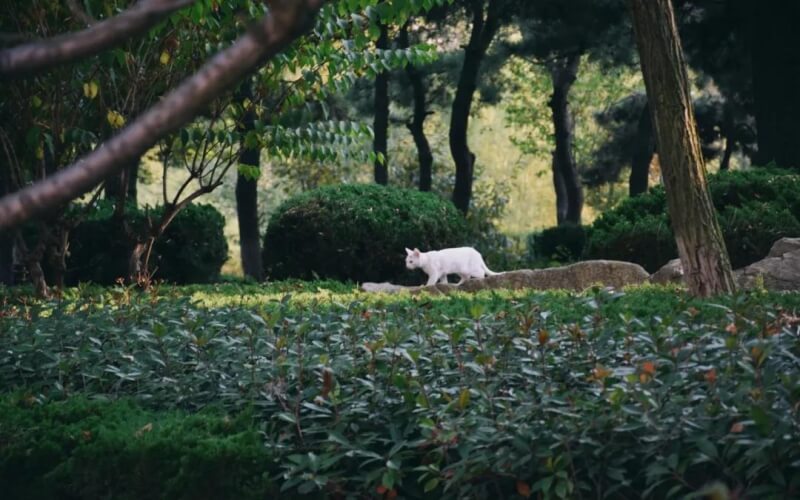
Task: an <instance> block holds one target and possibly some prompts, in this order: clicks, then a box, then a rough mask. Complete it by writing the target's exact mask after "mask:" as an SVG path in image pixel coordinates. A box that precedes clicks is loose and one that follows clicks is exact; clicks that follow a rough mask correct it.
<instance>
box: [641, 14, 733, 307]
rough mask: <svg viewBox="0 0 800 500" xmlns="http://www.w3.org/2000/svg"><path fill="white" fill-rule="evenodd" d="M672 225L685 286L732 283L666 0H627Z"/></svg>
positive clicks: (726, 288)
mask: <svg viewBox="0 0 800 500" xmlns="http://www.w3.org/2000/svg"><path fill="white" fill-rule="evenodd" d="M629 4H630V8H631V13H632V17H633V26H634V32H635V34H636V42H637V46H638V49H639V59H640V61H641V66H642V74H643V76H644V81H645V87H646V88H647V97H648V102H649V103H650V111H651V113H652V122H653V128H654V130H655V137H656V144H657V150H658V155H659V160H660V162H661V172H662V175H663V178H664V187H665V189H666V192H667V205H668V207H669V214H670V219H671V220H672V229H673V232H674V233H675V240H676V242H677V245H678V253H679V255H680V258H681V264H682V265H683V269H684V275H685V277H686V281H687V283H688V285H689V290H690V292H691V293H692V294H694V295H697V296H703V297H705V296H711V295H715V294H719V293H731V292H733V291H734V289H735V284H734V280H733V272H732V270H731V264H730V260H729V259H728V252H727V250H726V249H725V241H724V240H723V239H722V232H721V231H720V228H719V224H718V222H717V215H716V212H715V210H714V205H712V203H711V196H710V195H709V192H708V184H707V183H706V170H705V166H704V164H703V155H702V153H701V150H700V139H699V137H698V136H697V126H696V123H695V120H694V111H693V109H692V100H691V95H690V93H689V79H688V77H687V74H686V63H685V62H684V56H683V50H682V48H681V44H680V39H679V37H678V28H677V25H676V22H675V16H674V12H673V10H672V2H671V1H670V0H629Z"/></svg>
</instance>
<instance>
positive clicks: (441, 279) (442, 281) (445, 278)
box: [439, 274, 448, 285]
mask: <svg viewBox="0 0 800 500" xmlns="http://www.w3.org/2000/svg"><path fill="white" fill-rule="evenodd" d="M447 283H448V281H447V275H446V274H443V275H442V277H441V278H439V284H441V285H446V284H447Z"/></svg>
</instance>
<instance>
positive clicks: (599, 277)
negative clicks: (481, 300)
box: [361, 260, 650, 293]
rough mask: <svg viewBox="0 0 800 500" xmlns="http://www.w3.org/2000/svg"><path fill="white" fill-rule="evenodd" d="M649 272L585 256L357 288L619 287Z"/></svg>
mask: <svg viewBox="0 0 800 500" xmlns="http://www.w3.org/2000/svg"><path fill="white" fill-rule="evenodd" d="M649 277H650V275H649V274H648V273H647V271H645V270H644V268H642V267H641V266H640V265H638V264H633V263H630V262H621V261H614V260H588V261H584V262H578V263H576V264H571V265H569V266H564V267H553V268H549V269H521V270H518V271H508V272H505V273H501V274H498V275H496V276H488V277H486V278H484V279H473V280H468V281H466V282H464V283H463V284H462V285H461V286H456V285H455V284H452V285H438V284H437V285H432V286H414V287H403V286H399V285H392V284H391V283H364V284H362V285H361V288H362V289H363V290H365V291H368V292H376V291H381V292H388V293H394V292H397V291H401V290H406V291H409V292H411V293H418V292H421V291H425V292H429V293H449V292H452V291H465V292H477V291H479V290H491V289H512V290H517V289H522V288H533V289H538V290H547V289H567V290H575V291H581V290H585V289H586V288H589V287H591V286H593V285H601V286H610V287H614V288H621V287H623V286H626V285H636V284H641V283H645V282H647V280H648V279H649Z"/></svg>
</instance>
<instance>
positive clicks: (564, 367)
mask: <svg viewBox="0 0 800 500" xmlns="http://www.w3.org/2000/svg"><path fill="white" fill-rule="evenodd" d="M253 297H255V299H253ZM248 299H249V300H248ZM2 303H3V306H2V316H3V317H2V319H0V321H1V323H0V325H2V329H0V342H2V345H3V350H2V352H1V353H0V384H2V387H3V388H4V390H5V391H6V393H7V395H6V396H5V398H4V399H3V402H2V404H0V412H1V413H2V414H3V415H4V418H3V419H2V421H3V422H5V423H4V424H2V425H0V441H1V442H3V443H4V446H3V447H2V449H0V468H2V471H0V478H2V481H3V482H4V485H3V486H4V487H5V488H14V487H16V488H20V487H21V486H20V485H21V484H22V481H23V477H26V478H27V479H25V481H27V483H26V484H28V483H30V484H38V485H43V484H51V483H52V480H53V478H59V477H66V476H64V474H67V475H68V476H69V477H74V478H76V479H75V480H74V481H72V482H70V481H67V482H60V483H58V484H60V486H59V487H60V488H62V489H61V490H59V491H58V492H57V493H58V494H59V495H61V496H62V497H68V496H81V495H82V494H83V495H85V494H86V493H85V492H87V491H88V492H95V491H103V492H113V491H114V485H113V484H112V485H109V484H107V482H106V483H102V484H101V482H102V481H103V479H102V476H100V475H97V474H92V473H91V470H93V469H94V468H95V467H96V466H97V465H98V464H101V463H104V464H106V465H107V467H108V468H106V469H103V470H112V471H113V473H112V476H115V475H116V476H118V477H119V482H118V484H119V485H128V486H126V487H128V488H130V491H149V490H147V489H146V488H147V487H148V485H151V484H152V482H148V481H152V478H150V479H148V478H147V477H146V474H141V473H140V472H141V471H142V470H149V469H148V467H157V465H155V464H157V463H158V461H159V460H162V459H161V458H159V454H158V452H156V451H155V450H158V449H159V448H158V446H155V445H153V446H154V447H153V448H149V447H148V446H150V445H148V444H147V443H150V442H151V441H145V442H144V444H142V443H140V442H139V441H136V440H137V439H141V437H142V435H143V434H147V436H146V437H145V438H144V439H146V440H147V439H152V443H158V442H160V441H161V440H171V441H173V442H175V443H176V444H175V446H174V447H173V448H170V449H169V450H168V451H169V453H172V455H169V453H167V456H180V455H181V453H180V452H181V449H182V448H183V447H185V448H186V449H192V450H203V449H207V450H216V451H213V452H212V451H208V452H201V451H197V452H196V453H195V454H194V455H192V454H187V455H186V456H187V457H189V458H185V459H183V458H182V459H176V460H183V462H181V463H182V464H183V466H185V467H191V465H192V462H191V461H194V460H195V458H192V457H194V456H195V455H202V456H203V457H205V458H204V460H205V461H204V462H202V463H203V464H205V465H203V467H211V468H213V465H209V464H215V463H217V462H219V463H228V462H226V460H232V459H231V456H235V457H238V459H237V460H239V462H236V463H241V464H242V465H241V467H239V468H238V469H237V471H238V472H230V474H231V476H230V478H229V479H230V481H229V483H228V484H230V485H231V486H230V488H229V489H228V490H226V491H225V492H221V493H218V495H217V498H220V497H226V496H228V495H230V496H229V497H235V496H236V495H239V497H248V496H250V495H255V496H257V495H258V494H261V495H262V496H265V495H274V494H276V492H278V493H280V494H282V495H285V496H291V497H298V496H303V495H307V496H309V497H319V496H321V495H324V496H329V497H333V498H346V497H350V498H363V497H376V496H377V497H383V498H393V497H395V496H399V497H405V498H420V497H428V498H464V497H467V498H483V497H486V496H489V495H494V496H497V497H514V496H517V497H529V496H532V497H538V496H541V497H542V498H579V497H589V496H591V497H598V498H599V497H605V498H636V497H641V496H648V497H655V498H667V497H674V496H678V495H684V494H691V493H696V492H698V491H701V490H702V489H703V488H705V487H707V486H708V485H709V484H711V485H714V484H716V485H717V486H718V487H721V485H725V487H727V488H729V489H730V491H731V492H732V494H735V495H740V496H748V497H751V498H756V497H758V498H765V497H772V498H792V497H796V496H797V494H798V491H800V490H798V488H800V446H799V445H798V444H797V443H799V442H800V432H799V431H800V418H799V416H798V411H799V410H800V337H799V336H798V325H800V318H798V317H797V314H796V311H797V310H798V309H800V295H798V294H780V295H779V294H770V293H766V292H753V293H749V294H743V295H739V296H735V297H723V298H719V299H713V300H706V301H703V300H699V299H693V298H690V297H688V296H687V295H686V294H685V293H684V292H682V291H680V290H677V289H674V288H660V287H643V288H638V289H631V290H626V291H623V292H612V291H608V290H603V289H599V288H598V289H593V290H589V291H587V292H586V293H584V294H571V293H566V292H547V293H544V292H532V291H527V292H482V293H480V294H476V295H467V294H458V295H454V296H448V297H434V296H426V295H423V296H414V297H412V296H406V295H398V296H381V295H366V294H363V293H359V292H357V291H356V290H355V288H354V287H352V286H348V285H342V284H338V283H335V282H320V283H298V282H290V283H277V284H271V285H268V286H266V287H259V286H257V285H242V284H233V283H229V284H220V285H216V286H214V287H199V286H196V287H185V288H161V289H157V290H154V291H152V292H150V293H140V292H138V291H135V290H134V289H128V288H123V287H117V288H113V289H100V288H90V287H87V288H84V289H81V290H71V291H69V293H68V294H67V295H66V298H64V299H63V300H62V301H60V302H41V301H36V300H30V299H27V298H26V297H25V296H24V295H11V294H7V293H6V294H5V299H4V300H3V301H2ZM195 412H200V413H199V414H198V415H196V416H189V415H188V413H195ZM127 414H130V415H131V416H130V418H128V417H123V415H127ZM187 419H189V420H187ZM191 419H198V420H191ZM184 421H186V422H189V423H183V422H184ZM226 421H228V422H231V423H229V424H225V422H226ZM191 422H194V423H195V424H192V423H191ZM197 422H206V423H203V424H198V423H197ZM193 425H197V426H200V427H202V428H203V429H207V430H206V431H203V432H199V433H198V432H195V431H194V430H193ZM226 426H227V427H226ZM45 427H47V428H49V429H53V430H52V431H48V432H49V433H45V434H44V435H42V433H38V432H36V431H35V429H43V428H45ZM62 427H63V428H62ZM31 429H34V430H31ZM142 429H145V430H142ZM215 429H216V430H215ZM83 431H89V432H90V435H91V436H93V438H92V439H89V440H86V439H84V438H82V436H83V434H82V432H83ZM137 433H138V436H139V437H137ZM192 433H195V434H197V436H196V439H195V438H192V436H191V434H192ZM42 436H44V437H42ZM114 436H116V437H114ZM125 436H128V440H129V441H131V443H127V444H125V445H124V446H122V445H121V444H119V443H122V442H125V441H126V440H125V439H123V438H124V437H125ZM167 436H171V437H170V438H167ZM254 436H257V438H256V437H254ZM94 437H96V439H94ZM54 443H55V444H54ZM113 443H117V444H118V445H119V446H120V447H121V448H120V449H123V450H124V453H122V455H121V456H122V457H127V458H120V459H119V460H120V462H113V461H111V462H109V460H111V459H110V458H109V455H110V452H109V450H110V449H112V444H113ZM137 443H139V444H137ZM226 443H227V444H226ZM254 443H256V444H258V445H259V446H254ZM239 448H241V450H242V453H241V455H239V452H238V451H237V450H239ZM54 449H55V450H56V451H53V450H54ZM47 450H50V451H49V452H47ZM170 450H171V451H170ZM225 450H228V451H227V452H226V451H225ZM31 453H33V454H34V456H39V455H37V453H40V454H42V456H51V457H56V458H57V460H56V459H54V460H53V461H51V462H44V463H46V464H48V465H47V466H41V467H40V468H39V469H35V468H28V469H26V470H27V471H28V472H27V474H28V475H27V476H26V475H25V474H22V473H18V472H14V471H19V469H13V468H12V467H13V464H30V463H31V462H30V461H28V462H25V461H24V460H23V461H22V462H21V461H20V460H21V457H24V456H26V454H27V456H31ZM48 453H49V455H48ZM165 453H166V452H165ZM124 460H129V461H130V463H135V464H137V466H136V467H133V466H123V465H120V464H123V463H124ZM187 460H188V461H187ZM253 462H256V463H258V464H260V466H258V467H254V466H253V465H252V464H253ZM114 464H117V465H114ZM18 467H23V466H22V465H19V466H18ZM137 467H138V468H137ZM101 469H102V467H101ZM165 470H166V469H165ZM181 470H183V469H181ZM200 470H202V467H201V468H200ZM225 470H230V469H225ZM137 471H138V472H137ZM183 474H189V476H186V475H183V476H180V477H181V478H186V477H190V476H191V474H190V473H189V472H186V471H184V472H183ZM37 477H40V478H49V479H47V480H42V481H39V480H37V479H35V478H37ZM15 479H18V481H17V480H15ZM48 480H49V481H51V482H50V483H48V482H47V481H48ZM181 480H183V479H179V480H176V481H178V483H180V481H181ZM715 482H717V483H715ZM120 487H121V486H120ZM103 488H105V489H103ZM10 491H21V490H19V489H17V490H13V489H11V490H10ZM26 491H28V492H29V493H30V492H31V491H33V490H26ZM168 491H175V490H168V489H165V490H164V493H163V495H165V496H166V495H168V493H167V492H168ZM34 493H35V491H34V492H33V493H31V494H34ZM112 496H113V494H112Z"/></svg>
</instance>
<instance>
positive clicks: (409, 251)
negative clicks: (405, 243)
mask: <svg viewBox="0 0 800 500" xmlns="http://www.w3.org/2000/svg"><path fill="white" fill-rule="evenodd" d="M406 253H407V254H408V255H411V254H412V253H414V252H412V251H411V250H409V249H408V248H406Z"/></svg>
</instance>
